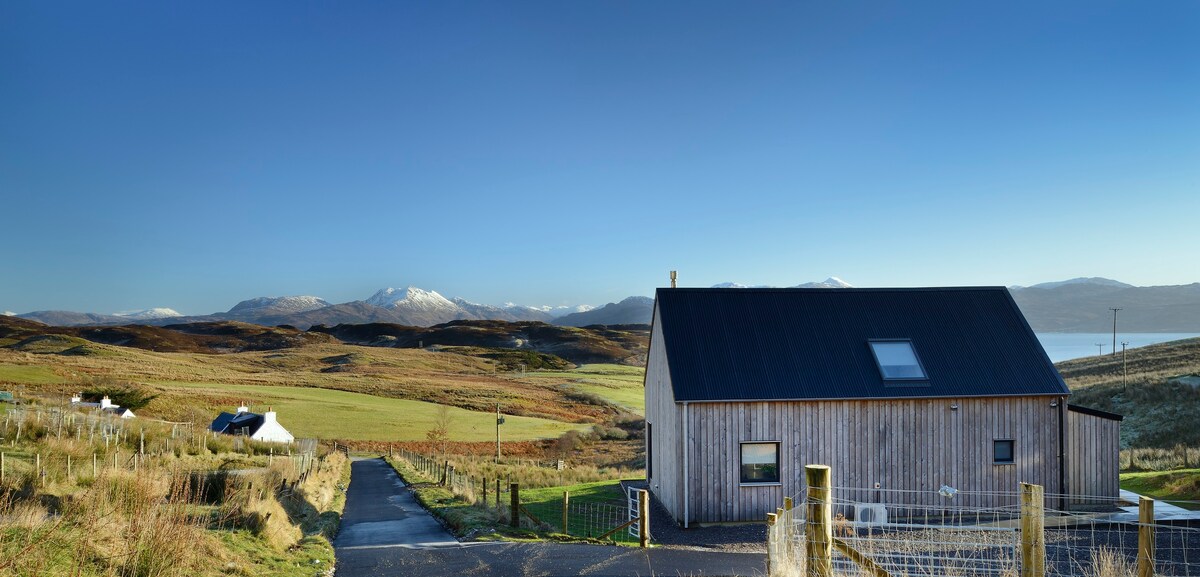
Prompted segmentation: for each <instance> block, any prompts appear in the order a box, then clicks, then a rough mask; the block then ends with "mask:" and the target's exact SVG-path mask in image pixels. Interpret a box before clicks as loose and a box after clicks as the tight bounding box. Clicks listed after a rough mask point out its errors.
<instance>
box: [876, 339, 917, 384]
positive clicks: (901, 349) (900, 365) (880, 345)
mask: <svg viewBox="0 0 1200 577" xmlns="http://www.w3.org/2000/svg"><path fill="white" fill-rule="evenodd" d="M868 344H870V345H871V352H872V353H873V354H874V355H875V363H876V364H878V365H879V374H880V375H882V376H883V380H885V381H924V380H928V379H929V377H927V376H926V375H925V368H924V367H922V366H921V359H919V358H917V351H916V350H915V349H913V345H912V341H909V340H872V341H869V342H868Z"/></svg>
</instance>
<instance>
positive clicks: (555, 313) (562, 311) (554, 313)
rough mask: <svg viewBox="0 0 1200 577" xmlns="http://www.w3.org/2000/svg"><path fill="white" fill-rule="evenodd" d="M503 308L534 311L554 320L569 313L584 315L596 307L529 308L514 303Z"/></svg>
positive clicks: (506, 304) (505, 304) (543, 306)
mask: <svg viewBox="0 0 1200 577" xmlns="http://www.w3.org/2000/svg"><path fill="white" fill-rule="evenodd" d="M504 308H505V309H530V310H535V311H539V312H543V313H546V314H547V315H549V316H550V318H555V319H556V318H558V317H561V316H563V315H569V314H571V313H586V312H588V311H590V310H592V309H595V308H596V307H594V306H592V305H575V306H570V305H561V306H556V307H553V306H550V305H542V306H540V307H529V306H525V305H519V304H515V303H504Z"/></svg>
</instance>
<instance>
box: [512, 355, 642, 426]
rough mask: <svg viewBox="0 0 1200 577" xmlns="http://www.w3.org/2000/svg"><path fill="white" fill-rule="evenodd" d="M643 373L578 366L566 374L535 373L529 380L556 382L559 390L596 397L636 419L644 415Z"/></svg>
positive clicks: (633, 369)
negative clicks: (632, 415)
mask: <svg viewBox="0 0 1200 577" xmlns="http://www.w3.org/2000/svg"><path fill="white" fill-rule="evenodd" d="M644 375H645V370H644V369H642V367H629V366H625V365H600V364H597V365H582V366H580V367H579V368H577V369H574V370H570V371H537V372H533V373H530V377H532V378H536V379H539V380H549V381H557V382H560V383H563V386H565V387H567V388H569V389H571V390H575V391H579V392H582V393H589V394H592V395H596V396H597V397H600V398H602V399H604V400H605V401H608V402H609V403H612V404H614V405H617V406H618V407H622V408H624V409H626V410H629V411H632V412H634V413H637V414H639V415H641V414H644V413H645V411H646V397H645V390H644V389H643V388H642V381H643V379H644Z"/></svg>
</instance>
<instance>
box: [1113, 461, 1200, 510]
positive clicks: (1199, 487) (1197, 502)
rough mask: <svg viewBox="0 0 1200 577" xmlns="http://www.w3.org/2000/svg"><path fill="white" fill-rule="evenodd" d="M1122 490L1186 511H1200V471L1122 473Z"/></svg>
mask: <svg viewBox="0 0 1200 577" xmlns="http://www.w3.org/2000/svg"><path fill="white" fill-rule="evenodd" d="M1121 488H1122V489H1125V490H1126V491H1133V492H1134V493H1137V494H1139V495H1145V496H1147V497H1153V498H1155V499H1159V500H1162V501H1166V502H1168V503H1171V504H1174V505H1178V506H1180V507H1183V508H1184V509H1191V510H1200V469H1180V470H1177V471H1151V472H1146V473H1122V474H1121Z"/></svg>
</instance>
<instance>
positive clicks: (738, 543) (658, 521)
mask: <svg viewBox="0 0 1200 577" xmlns="http://www.w3.org/2000/svg"><path fill="white" fill-rule="evenodd" d="M622 484H623V485H625V486H630V487H635V488H638V489H644V488H646V483H645V482H640V483H639V482H622ZM650 537H651V539H652V540H653V541H654V543H655V544H656V545H661V546H664V547H672V548H678V549H693V550H702V551H724V552H728V553H766V552H767V525H766V523H745V524H737V525H719V526H710V527H697V526H692V527H690V528H688V529H683V528H681V527H680V526H679V525H677V524H675V522H674V521H673V520H672V519H671V516H670V515H669V514H668V513H667V510H666V509H664V508H663V506H662V503H660V502H659V501H658V499H656V498H655V497H654V494H653V493H651V495H650Z"/></svg>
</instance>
